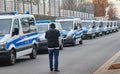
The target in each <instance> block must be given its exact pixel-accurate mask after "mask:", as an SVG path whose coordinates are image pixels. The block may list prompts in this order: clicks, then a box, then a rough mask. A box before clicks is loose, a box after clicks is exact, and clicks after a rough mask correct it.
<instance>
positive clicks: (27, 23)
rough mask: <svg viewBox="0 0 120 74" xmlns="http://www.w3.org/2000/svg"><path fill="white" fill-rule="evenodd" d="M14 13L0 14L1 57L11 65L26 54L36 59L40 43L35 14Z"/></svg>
mask: <svg viewBox="0 0 120 74" xmlns="http://www.w3.org/2000/svg"><path fill="white" fill-rule="evenodd" d="M13 13H14V12H13ZM13 13H12V12H10V13H1V14H0V58H4V59H6V61H7V62H8V63H9V64H11V65H13V64H15V61H16V59H17V58H19V57H21V56H24V55H29V56H30V58H31V59H35V58H36V48H37V43H38V33H37V32H36V27H35V18H34V16H33V15H30V14H13Z"/></svg>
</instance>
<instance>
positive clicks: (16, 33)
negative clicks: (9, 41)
mask: <svg viewBox="0 0 120 74" xmlns="http://www.w3.org/2000/svg"><path fill="white" fill-rule="evenodd" d="M18 34H19V29H18V28H14V29H13V32H12V36H14V35H18Z"/></svg>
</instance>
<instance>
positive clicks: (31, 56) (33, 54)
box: [29, 46, 37, 59]
mask: <svg viewBox="0 0 120 74" xmlns="http://www.w3.org/2000/svg"><path fill="white" fill-rule="evenodd" d="M29 56H30V59H36V57H37V51H36V46H33V48H32V53H31V54H30V55H29Z"/></svg>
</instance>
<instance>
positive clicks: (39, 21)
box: [36, 20, 51, 23]
mask: <svg viewBox="0 0 120 74" xmlns="http://www.w3.org/2000/svg"><path fill="white" fill-rule="evenodd" d="M50 22H51V20H38V21H36V23H50Z"/></svg>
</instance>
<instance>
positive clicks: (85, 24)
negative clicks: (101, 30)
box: [81, 22, 92, 28]
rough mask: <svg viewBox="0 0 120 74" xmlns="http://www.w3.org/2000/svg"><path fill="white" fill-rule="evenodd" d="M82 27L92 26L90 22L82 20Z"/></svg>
mask: <svg viewBox="0 0 120 74" xmlns="http://www.w3.org/2000/svg"><path fill="white" fill-rule="evenodd" d="M81 25H82V27H86V28H91V27H92V23H90V22H82V24H81Z"/></svg>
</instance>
